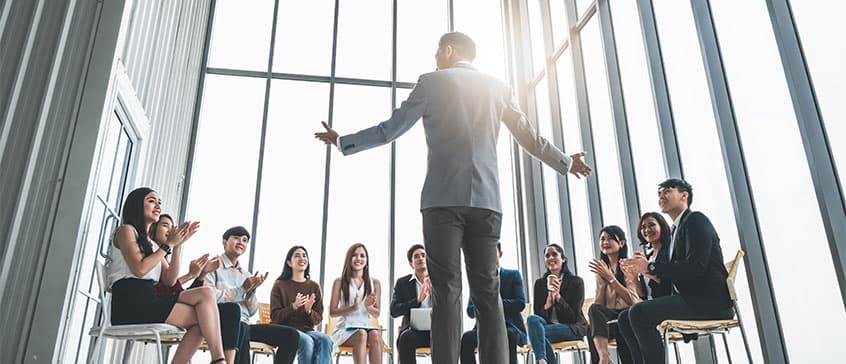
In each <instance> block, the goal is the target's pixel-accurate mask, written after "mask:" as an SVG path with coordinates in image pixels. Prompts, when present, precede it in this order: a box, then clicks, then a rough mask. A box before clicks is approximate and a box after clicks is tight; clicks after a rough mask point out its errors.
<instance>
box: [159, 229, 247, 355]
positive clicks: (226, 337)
mask: <svg viewBox="0 0 846 364" xmlns="http://www.w3.org/2000/svg"><path fill="white" fill-rule="evenodd" d="M173 226H174V223H173V218H172V217H171V216H170V215H168V214H161V215H159V220H158V221H156V222H155V223H153V224H152V225H150V232H149V236H150V239H151V240H152V241H153V242H155V243H156V244H159V245H161V244H165V243H167V238H168V234H169V233H170V232H171V231H172V230H173ZM172 251H173V253H172V254H171V257H170V262H171V265H170V269H176V270H177V271H178V269H179V268H178V267H179V260H180V256H181V255H182V245H179V246H177V247H175V248H173V250H172ZM219 266H220V259H219V258H218V257H215V258H212V259H209V255H208V254H203V255H202V256H200V257H199V258H197V259H194V260H192V261H191V264H190V266H189V267H190V268H189V269H188V273H187V274H185V275H183V276H180V277H179V278H177V279H176V282H175V283H174V284H173V285H170V286H168V285H167V284H165V283H164V282H163V281H159V282H157V283H156V294H157V295H158V296H161V297H166V296H171V295H178V294H179V292H182V291H183V289H182V285H183V284H185V283H187V282H188V281H189V280H191V279H194V282H193V283H192V284H191V288H196V287H202V286H203V280H204V278H205V276H206V274H208V273H209V272H211V271H214V270H215V269H217V267H219ZM217 311H218V312H219V313H220V337H221V342H222V344H223V353H224V355H226V356H232V355H234V356H235V359H236V360H237V359H238V355H237V352H236V350H238V348H239V347H241V346H242V343H243V342H246V343H247V345H249V335H248V333H247V332H243V330H241V327H240V322H241V308H240V307H238V304H236V303H218V304H217Z"/></svg>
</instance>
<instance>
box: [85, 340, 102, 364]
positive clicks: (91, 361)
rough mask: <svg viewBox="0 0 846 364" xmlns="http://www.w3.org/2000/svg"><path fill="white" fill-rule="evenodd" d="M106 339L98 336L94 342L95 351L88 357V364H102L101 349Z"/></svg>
mask: <svg viewBox="0 0 846 364" xmlns="http://www.w3.org/2000/svg"><path fill="white" fill-rule="evenodd" d="M105 339H106V338H105V337H102V336H96V337H95V342H94V351H92V352H91V354H90V355H89V356H88V364H95V363H102V362H103V360H102V357H103V355H102V353H100V347H101V346H102V343H103V340H105Z"/></svg>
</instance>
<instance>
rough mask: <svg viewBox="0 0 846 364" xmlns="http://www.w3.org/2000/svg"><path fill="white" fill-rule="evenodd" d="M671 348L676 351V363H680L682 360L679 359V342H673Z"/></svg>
mask: <svg viewBox="0 0 846 364" xmlns="http://www.w3.org/2000/svg"><path fill="white" fill-rule="evenodd" d="M673 350H675V352H676V363H677V364H681V362H682V361H681V354H679V343H677V342H673ZM668 361H669V360H668Z"/></svg>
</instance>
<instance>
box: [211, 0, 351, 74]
mask: <svg viewBox="0 0 846 364" xmlns="http://www.w3.org/2000/svg"><path fill="white" fill-rule="evenodd" d="M226 3H231V4H237V5H236V6H239V7H240V6H242V4H240V3H242V2H241V1H227V2H226ZM246 3H250V2H246ZM217 4H219V2H218V3H217ZM271 8H272V7H271ZM217 13H219V12H217ZM334 15H335V2H334V1H332V0H309V1H300V0H279V12H278V15H277V21H276V46H275V47H274V49H273V72H284V73H303V74H311V75H319V76H328V75H329V71H330V65H331V63H332V27H333V20H334ZM215 17H217V15H215ZM243 19H244V18H241V19H240V21H243ZM268 29H270V28H268ZM212 42H213V43H214V40H212Z"/></svg>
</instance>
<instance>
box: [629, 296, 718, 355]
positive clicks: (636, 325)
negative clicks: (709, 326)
mask: <svg viewBox="0 0 846 364" xmlns="http://www.w3.org/2000/svg"><path fill="white" fill-rule="evenodd" d="M731 316H732V310H731V307H727V308H725V309H721V310H713V311H710V312H703V311H696V310H694V309H693V308H691V307H690V306H689V305H688V304H687V302H685V301H684V298H682V297H681V296H668V297H658V298H656V299H653V300H650V301H645V302H641V303H638V304H636V305H633V306H632V307H631V308H629V322H630V323H631V328H632V331H633V332H634V335H635V337H636V338H637V342H638V344H639V347H640V351H641V353H642V355H643V361H644V362H646V363H650V364H651V363H663V362H664V342H663V341H662V340H661V335H660V333H659V332H658V330H656V329H655V327H656V326H658V324H660V323H661V321H664V320H667V319H676V320H709V319H713V320H718V319H724V318H729V317H731Z"/></svg>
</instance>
